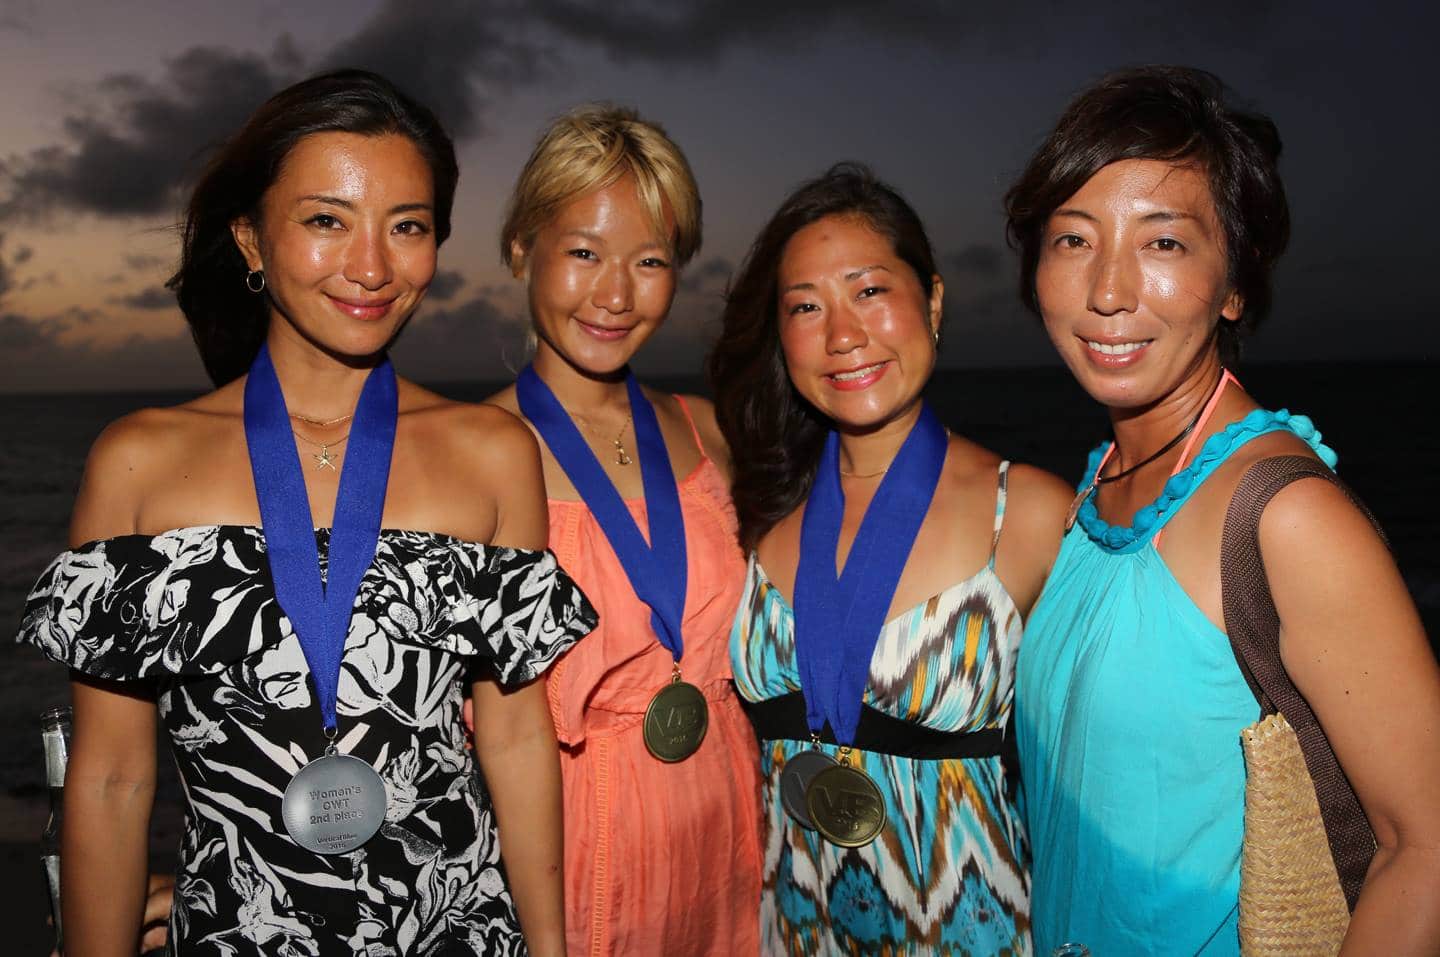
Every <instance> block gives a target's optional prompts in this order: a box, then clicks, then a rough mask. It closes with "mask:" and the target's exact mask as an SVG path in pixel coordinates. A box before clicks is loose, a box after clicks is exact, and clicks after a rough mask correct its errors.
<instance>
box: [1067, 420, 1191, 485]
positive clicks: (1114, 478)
mask: <svg viewBox="0 0 1440 957" xmlns="http://www.w3.org/2000/svg"><path fill="white" fill-rule="evenodd" d="M1204 414H1205V410H1204V409H1201V410H1200V412H1199V413H1198V414H1197V415H1196V416H1195V418H1193V419H1191V420H1190V424H1189V425H1187V426H1185V428H1183V429H1181V430H1180V431H1179V433H1178V434H1177V435H1176V436H1175V438H1173V439H1171V440H1170V441H1169V442H1166V443H1165V444H1164V445H1162V446H1160V451H1158V452H1156V453H1155V454H1154V455H1152V456H1150V457H1149V458H1147V459H1145V460H1144V461H1142V462H1137V463H1135V464H1134V465H1132V466H1130V467H1129V468H1128V469H1125V470H1124V471H1122V472H1116V473H1115V474H1114V475H1107V476H1105V477H1104V478H1100V477H1099V476H1098V475H1097V476H1096V477H1095V481H1094V482H1092V483H1091V488H1094V487H1095V486H1096V485H1109V484H1110V483H1111V482H1118V481H1120V480H1121V479H1122V478H1124V477H1125V476H1127V475H1131V474H1134V473H1135V472H1138V471H1140V470H1141V469H1143V468H1144V467H1145V466H1147V465H1149V464H1150V463H1151V462H1153V461H1155V460H1156V459H1158V458H1159V457H1160V456H1162V455H1164V454H1165V453H1166V452H1169V451H1170V450H1171V449H1173V448H1174V447H1175V446H1177V445H1179V444H1180V443H1181V442H1183V441H1184V440H1185V436H1187V435H1189V434H1190V433H1191V432H1194V431H1195V426H1196V425H1198V424H1199V423H1200V416H1202V415H1204Z"/></svg>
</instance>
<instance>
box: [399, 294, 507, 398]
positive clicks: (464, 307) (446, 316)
mask: <svg viewBox="0 0 1440 957" xmlns="http://www.w3.org/2000/svg"><path fill="white" fill-rule="evenodd" d="M524 316H525V312H524V306H523V305H522V304H520V303H519V302H518V301H515V300H514V297H512V296H510V295H508V294H506V293H504V292H502V291H500V290H496V289H492V288H485V289H481V290H480V291H479V294H478V295H476V296H475V297H474V298H472V299H469V300H467V301H465V302H463V303H460V304H459V305H457V306H453V307H449V308H444V309H430V308H428V307H425V308H423V309H422V312H421V314H420V315H419V316H417V317H416V318H415V319H414V320H412V321H411V323H410V325H409V327H408V328H407V329H406V330H405V332H404V334H403V335H401V337H400V341H399V342H397V343H396V344H395V349H394V356H395V365H396V367H397V368H398V369H399V370H400V371H401V373H402V374H404V375H406V376H408V377H410V378H412V379H420V380H423V381H425V382H447V381H451V382H453V381H462V380H463V381H472V382H473V381H475V380H484V379H490V380H496V381H499V380H508V379H511V378H513V377H514V376H515V373H517V372H518V371H519V370H520V369H521V368H522V367H524V365H525V363H526V362H527V361H529V351H528V348H527V345H526V337H527V334H528V332H529V324H528V323H527V322H526V321H525V318H524Z"/></svg>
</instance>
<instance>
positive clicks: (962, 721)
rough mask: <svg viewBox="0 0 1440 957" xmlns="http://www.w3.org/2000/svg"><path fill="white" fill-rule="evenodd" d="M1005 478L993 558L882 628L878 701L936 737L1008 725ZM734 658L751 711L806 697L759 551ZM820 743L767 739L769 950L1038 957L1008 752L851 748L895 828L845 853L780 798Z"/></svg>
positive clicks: (1010, 640)
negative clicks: (926, 754)
mask: <svg viewBox="0 0 1440 957" xmlns="http://www.w3.org/2000/svg"><path fill="white" fill-rule="evenodd" d="M1007 471H1008V463H1002V465H1001V467H1000V480H999V490H998V494H997V500H996V507H995V529H994V539H993V541H992V544H991V550H990V560H989V562H988V563H987V564H986V566H985V567H984V568H982V569H980V571H978V572H976V573H975V574H974V575H972V576H971V577H970V578H967V579H965V580H964V581H960V582H956V583H955V584H953V585H951V586H950V587H949V588H946V589H945V590H944V591H942V592H940V593H939V594H937V595H934V596H932V597H931V598H929V599H927V600H926V601H923V602H921V603H920V604H918V605H916V606H915V607H913V608H910V609H908V610H906V611H903V612H901V613H900V614H899V615H897V616H896V617H894V618H892V619H891V620H890V621H888V622H886V623H885V625H884V626H883V628H882V629H881V633H880V637H879V640H878V641H877V643H876V645H875V651H874V654H873V655H872V656H871V659H870V676H869V682H868V684H867V686H866V688H865V693H864V701H865V703H866V704H867V705H869V706H870V707H872V708H876V709H878V710H880V711H883V712H884V713H886V714H887V715H889V716H891V717H894V718H899V719H901V720H903V721H908V722H912V723H914V724H916V725H919V726H923V727H926V728H930V729H933V730H937V731H946V732H972V731H981V730H984V729H989V728H1005V727H1007V726H1008V724H1009V721H1010V711H1011V701H1012V698H1013V694H1014V686H1015V658H1016V654H1017V653H1018V652H1019V650H1020V637H1021V620H1020V612H1019V610H1018V609H1017V608H1016V607H1015V603H1014V601H1013V600H1011V598H1010V594H1009V593H1008V592H1007V591H1006V590H1005V586H1004V585H1003V584H1002V583H1001V581H1000V579H999V577H998V576H997V575H996V574H995V545H996V544H998V542H999V540H1000V529H1001V524H1002V522H1003V520H1004V516H1005V477H1006V474H1007ZM730 655H731V661H732V664H733V665H734V669H735V684H736V687H737V689H738V690H739V692H740V694H741V696H742V697H744V698H746V699H748V700H750V701H763V700H766V699H768V698H776V697H780V696H782V695H787V694H790V693H792V692H795V691H798V690H799V689H800V675H799V669H798V666H797V664H796V661H795V615H794V612H793V611H792V609H791V607H790V604H789V602H788V601H786V599H785V597H784V596H783V595H782V594H781V593H780V591H779V590H778V589H777V588H775V586H774V585H773V584H772V583H771V582H770V580H769V578H767V577H766V575H765V572H764V569H763V568H761V566H760V564H759V562H758V561H756V560H755V558H754V556H753V555H752V557H751V559H750V567H749V572H748V574H747V576H746V584H745V591H744V594H743V596H742V598H741V601H740V610H739V613H738V615H737V617H736V621H735V628H734V630H733V631H732V633H731V637H730ZM810 748H811V745H810V744H809V742H805V741H788V740H775V741H764V742H762V743H761V751H760V771H761V775H762V779H763V782H764V783H763V801H762V804H763V808H764V812H763V813H764V831H763V834H762V840H763V853H764V855H765V857H764V868H765V870H764V877H763V881H764V884H763V888H762V891H761V901H760V949H761V952H762V953H763V954H766V955H771V954H788V955H795V957H802V955H803V957H819V955H825V957H832V955H833V957H840V955H871V954H877V955H885V957H899V955H913V957H920V955H925V957H999V955H1004V957H1028V955H1029V954H1030V953H1031V945H1030V879H1029V875H1028V872H1027V867H1028V863H1029V850H1028V844H1027V840H1026V835H1025V822H1024V818H1023V815H1022V814H1021V808H1020V806H1019V803H1018V798H1017V788H1016V784H1017V782H1016V781H1015V780H1014V778H1013V774H1012V772H1011V771H1010V770H1009V769H1008V768H1007V766H1006V763H1005V762H1004V761H1002V759H1001V758H1000V757H984V758H947V759H942V760H933V761H932V760H919V759H916V758H908V757H899V756H896V755H889V754H877V753H873V752H869V751H860V750H856V751H854V752H853V753H852V758H854V759H858V762H859V764H860V766H861V767H862V768H863V769H864V770H865V772H866V773H867V774H869V775H870V777H871V779H872V780H873V781H874V782H875V783H876V785H878V786H879V788H880V792H881V794H883V795H884V798H885V811H886V821H885V826H884V828H883V829H882V830H881V832H880V834H879V836H878V837H876V839H875V840H874V841H873V842H871V843H870V844H867V845H865V846H864V847H857V848H845V847H838V846H836V845H834V844H831V843H829V842H828V841H826V840H825V839H824V838H822V837H821V836H820V835H819V834H818V833H817V832H815V831H811V830H807V829H805V828H803V827H801V826H800V825H799V824H797V823H795V821H793V820H791V819H790V817H789V816H788V815H787V814H786V813H785V810H784V808H783V805H782V804H781V799H780V783H781V776H782V775H783V773H784V770H785V764H786V762H787V761H789V760H791V759H792V758H794V756H795V755H796V754H798V753H800V752H802V751H807V750H810ZM820 750H822V751H824V752H825V753H826V754H829V755H830V756H831V757H835V756H836V753H837V751H838V749H837V748H836V747H835V746H834V745H830V744H822V745H820Z"/></svg>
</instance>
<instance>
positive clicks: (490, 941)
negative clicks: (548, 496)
mask: <svg viewBox="0 0 1440 957" xmlns="http://www.w3.org/2000/svg"><path fill="white" fill-rule="evenodd" d="M316 536H317V539H318V541H319V544H320V549H321V554H322V556H323V555H324V554H325V551H326V547H327V545H328V541H329V533H328V532H327V531H325V530H320V531H317V532H316ZM595 621H596V617H595V612H594V609H593V608H591V606H590V604H589V603H588V602H587V601H586V599H585V596H584V595H583V594H581V592H580V590H579V589H578V588H577V587H576V586H575V584H574V583H573V582H572V581H571V580H570V579H569V578H568V577H567V576H566V575H565V574H564V572H563V571H561V570H560V569H559V567H558V566H557V565H556V563H555V559H554V556H553V555H551V554H550V553H548V552H529V551H521V550H515V549H506V548H491V547H489V546H484V545H477V544H474V543H469V542H463V541H460V540H458V539H453V538H449V537H446V536H443V535H437V534H434V533H429V532H406V531H392V530H386V531H384V532H382V533H381V536H380V543H379V546H378V548H377V550H376V555H375V560H374V562H373V563H372V564H371V566H370V568H369V570H368V571H367V572H366V575H365V578H364V580H363V581H362V583H361V586H360V592H359V594H358V595H357V596H356V599H355V608H354V615H353V617H352V619H351V622H350V630H349V635H348V637H347V639H346V644H345V657H344V663H343V666H342V670H341V676H340V688H339V701H338V706H337V711H338V714H339V738H338V740H337V744H338V746H339V749H340V751H341V752H343V753H345V754H350V755H354V756H355V757H358V758H361V759H363V760H365V761H368V762H370V764H371V765H372V766H373V767H375V769H376V770H377V771H378V772H379V773H380V775H381V777H382V778H384V780H385V784H386V790H387V799H388V800H387V807H386V814H385V824H384V825H383V826H382V827H381V829H380V832H379V833H378V834H377V835H376V836H375V837H374V838H372V839H371V840H370V841H369V842H368V843H367V844H366V845H365V846H364V847H363V848H361V849H359V850H358V851H355V852H353V853H350V854H347V855H339V856H329V857H327V856H322V855H318V854H313V853H311V852H309V851H306V850H304V849H303V848H301V847H299V846H298V845H296V844H295V843H294V842H293V841H291V840H290V838H289V836H288V835H287V834H286V833H285V828H284V826H283V824H282V822H281V816H280V801H281V797H282V796H283V794H284V792H285V787H286V785H287V784H288V783H289V782H290V779H291V778H292V777H293V776H294V775H295V773H296V772H298V771H299V770H300V769H301V768H302V767H304V766H305V765H306V763H308V762H309V761H311V760H313V759H314V758H316V757H319V756H320V755H321V754H323V753H324V750H325V746H326V741H325V738H324V734H323V732H322V728H321V718H320V709H319V705H318V703H317V701H316V698H315V694H314V688H313V686H312V684H311V682H310V680H309V671H308V668H307V667H306V664H305V658H304V654H303V652H302V651H301V649H300V644H299V641H298V640H297V639H296V637H295V635H294V633H293V632H292V630H291V627H290V622H289V620H288V619H287V618H286V617H285V615H284V614H283V612H282V611H281V610H280V607H279V605H278V604H277V603H276V601H275V592H274V588H273V584H272V581H271V578H270V567H269V563H268V562H267V561H266V557H265V540H264V536H263V534H262V533H261V532H260V530H259V529H257V528H253V527H248V526H233V525H221V526H213V525H212V526H200V527H196V528H185V529H177V530H175V531H171V532H166V533H164V534H161V535H157V536H154V537H151V536H142V535H130V536H124V537H121V538H113V539H106V540H104V541H98V542H92V543H91V544H88V545H85V546H82V547H80V548H77V549H74V550H72V551H68V552H65V553H63V554H62V555H60V557H59V558H57V559H56V560H55V561H54V562H53V563H51V565H50V567H49V568H48V569H46V571H45V573H44V574H43V575H42V576H41V577H40V580H39V582H38V583H37V584H36V586H35V588H34V590H33V591H32V592H31V594H30V597H29V600H28V602H27V605H26V612H25V619H24V622H23V624H22V627H21V632H20V639H21V640H22V641H27V642H30V643H32V644H35V645H37V646H38V647H40V648H41V649H42V650H43V651H44V652H45V653H46V654H47V655H49V656H50V657H51V658H54V659H55V660H57V661H60V662H63V663H65V664H67V665H69V666H70V667H72V668H75V669H77V670H79V671H82V672H84V673H86V674H88V675H91V676H94V677H97V678H106V679H115V680H123V681H148V682H151V683H153V686H154V688H155V691H156V694H157V696H158V703H159V710H160V716H161V720H162V721H163V722H164V724H165V726H166V728H167V729H168V731H169V734H170V739H171V742H172V745H173V748H172V750H173V751H174V755H175V761H176V763H177V765H178V766H179V768H180V773H181V777H182V780H183V781H184V785H185V792H186V797H187V800H188V806H187V809H186V821H185V833H184V838H183V842H182V846H181V850H180V873H179V874H178V875H177V885H176V894H175V904H174V907H173V910H172V912H171V923H170V940H171V946H172V949H173V952H175V953H180V954H219V955H242V954H243V955H249V954H259V953H263V954H277V955H282V957H329V955H331V954H345V955H353V954H365V955H367V957H380V955H430V957H441V955H451V954H497V955H509V954H522V953H524V949H525V948H524V942H523V940H522V939H521V936H520V931H519V924H518V922H517V920H516V917H515V910H514V905H513V904H512V902H511V899H510V894H509V891H508V890H507V889H506V886H505V879H504V875H503V873H502V871H501V869H500V849H499V844H498V841H497V838H496V831H495V821H494V817H493V814H492V811H491V806H490V799H489V796H488V794H487V793H486V791H485V788H484V785H483V784H482V783H481V781H480V778H479V776H478V774H476V773H475V767H474V764H473V761H472V758H471V755H470V752H469V751H467V750H466V748H465V740H464V729H463V726H462V725H461V722H460V704H461V688H462V683H463V682H464V681H466V680H469V678H470V677H473V674H474V673H476V669H478V672H479V673H483V672H484V670H485V669H487V668H488V670H489V673H490V674H492V675H493V676H494V677H495V678H496V679H497V680H499V681H500V682H501V683H502V684H505V685H517V684H521V683H524V682H526V681H529V680H532V679H533V678H535V677H536V676H537V675H539V674H541V673H542V672H543V671H544V670H545V669H546V668H547V667H548V666H549V665H550V664H551V663H552V662H553V661H554V660H555V658H556V657H557V656H558V655H559V654H560V653H561V652H562V651H564V650H565V649H566V648H568V647H569V646H570V645H571V644H573V643H574V642H575V641H576V640H577V639H578V638H580V637H581V636H582V635H584V634H586V633H587V632H588V631H590V630H591V629H592V628H593V627H594V626H595Z"/></svg>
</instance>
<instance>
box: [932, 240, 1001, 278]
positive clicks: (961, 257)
mask: <svg viewBox="0 0 1440 957" xmlns="http://www.w3.org/2000/svg"><path fill="white" fill-rule="evenodd" d="M943 266H946V267H949V268H950V269H951V270H952V271H953V275H957V276H965V277H967V278H979V279H991V278H994V277H996V276H1000V275H1001V274H1003V275H1004V278H1006V279H1007V280H1008V279H1009V278H1010V261H1009V257H1007V256H1006V254H1005V251H1004V250H1003V249H1001V248H1000V247H999V246H996V245H994V244H992V243H971V244H970V245H969V246H966V247H965V248H964V249H961V250H960V251H959V252H956V253H951V254H950V255H949V256H946V257H945V260H944V263H943ZM946 278H947V279H950V278H951V276H947V277H946Z"/></svg>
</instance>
